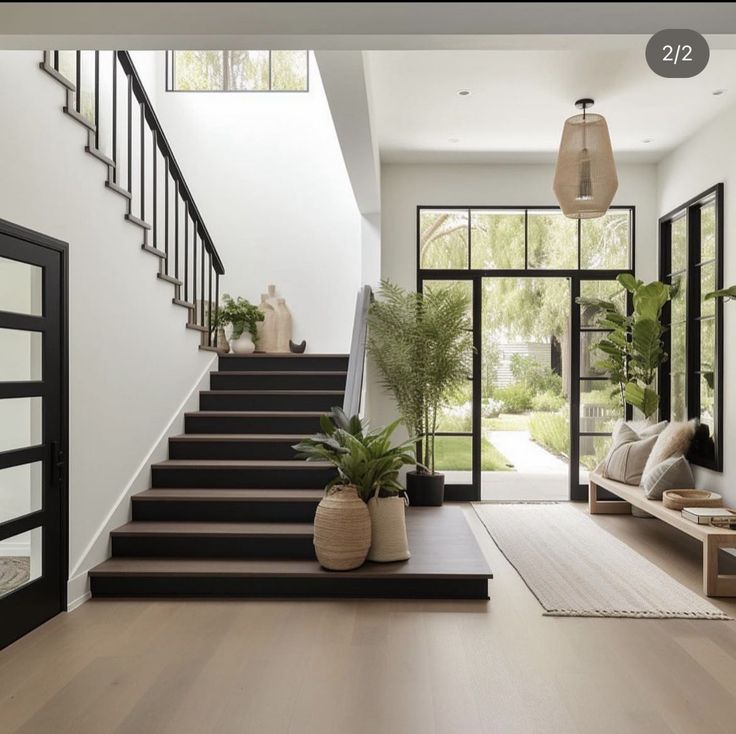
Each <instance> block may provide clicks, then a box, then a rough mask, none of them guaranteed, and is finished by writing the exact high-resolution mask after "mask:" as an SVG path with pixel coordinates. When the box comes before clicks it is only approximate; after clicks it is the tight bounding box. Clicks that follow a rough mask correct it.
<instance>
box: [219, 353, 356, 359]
mask: <svg viewBox="0 0 736 734" xmlns="http://www.w3.org/2000/svg"><path fill="white" fill-rule="evenodd" d="M349 356H350V355H349V354H327V353H318V352H306V353H302V354H294V353H293V352H252V353H251V354H221V355H220V357H221V358H222V359H269V358H271V357H289V358H293V359H310V358H312V357H318V358H322V359H324V358H325V357H334V358H336V359H347V358H348V357H349Z"/></svg>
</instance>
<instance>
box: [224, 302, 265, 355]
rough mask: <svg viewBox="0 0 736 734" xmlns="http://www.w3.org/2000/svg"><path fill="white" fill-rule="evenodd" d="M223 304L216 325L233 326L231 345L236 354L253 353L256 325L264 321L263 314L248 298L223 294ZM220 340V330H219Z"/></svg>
mask: <svg viewBox="0 0 736 734" xmlns="http://www.w3.org/2000/svg"><path fill="white" fill-rule="evenodd" d="M222 301H223V305H222V306H220V308H219V309H218V311H217V314H216V316H215V323H214V325H215V326H216V327H217V328H218V329H219V328H222V327H225V326H228V325H230V326H232V333H231V335H230V346H231V348H232V350H233V352H234V353H235V354H251V353H252V352H254V351H255V349H256V345H255V339H256V327H257V324H258V322H259V321H263V314H262V313H261V311H259V309H258V308H257V307H256V306H254V305H253V304H252V303H250V302H249V301H248V300H247V299H245V298H242V297H238V298H233V297H232V296H230V295H228V294H227V293H225V294H223V296H222ZM218 342H219V332H218Z"/></svg>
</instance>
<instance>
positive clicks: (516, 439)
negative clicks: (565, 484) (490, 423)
mask: <svg viewBox="0 0 736 734" xmlns="http://www.w3.org/2000/svg"><path fill="white" fill-rule="evenodd" d="M486 438H487V439H488V440H489V441H490V442H491V443H492V444H493V445H494V446H495V447H496V448H497V449H498V450H499V451H500V452H501V453H502V454H503V455H504V456H505V457H506V458H507V459H508V460H509V463H511V464H513V466H514V469H515V470H516V471H517V472H521V473H523V474H538V473H545V474H559V475H562V476H564V477H567V464H566V463H565V462H564V461H562V459H559V458H557V457H556V456H555V455H554V454H551V453H550V452H549V451H547V450H546V449H543V448H542V447H541V446H540V445H539V444H538V443H535V442H534V441H532V438H531V435H530V434H529V431H487V432H486Z"/></svg>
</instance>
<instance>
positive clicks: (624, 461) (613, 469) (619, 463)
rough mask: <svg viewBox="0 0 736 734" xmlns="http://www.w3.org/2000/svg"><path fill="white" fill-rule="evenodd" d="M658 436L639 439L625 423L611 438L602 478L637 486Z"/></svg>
mask: <svg viewBox="0 0 736 734" xmlns="http://www.w3.org/2000/svg"><path fill="white" fill-rule="evenodd" d="M657 440H658V436H657V435H654V436H648V437H646V438H640V437H639V434H638V433H637V432H636V431H635V430H634V429H633V428H631V427H630V426H628V425H626V423H622V424H621V425H620V426H619V427H618V430H617V431H616V433H615V434H614V436H613V444H612V446H611V449H610V451H609V452H608V456H607V457H606V459H605V462H604V466H603V476H604V477H608V479H613V480H614V481H616V482H623V483H624V484H632V485H638V484H639V482H640V481H641V475H642V473H643V472H644V466H645V465H646V463H647V459H648V458H649V454H650V452H651V451H652V449H653V448H654V445H655V443H656V442H657Z"/></svg>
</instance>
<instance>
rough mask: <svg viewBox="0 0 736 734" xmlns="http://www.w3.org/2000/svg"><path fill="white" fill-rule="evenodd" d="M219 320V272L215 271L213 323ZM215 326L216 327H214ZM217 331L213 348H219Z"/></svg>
mask: <svg viewBox="0 0 736 734" xmlns="http://www.w3.org/2000/svg"><path fill="white" fill-rule="evenodd" d="M219 320H220V274H219V273H215V324H217V323H219ZM215 328H217V327H215ZM218 333H219V330H218V331H215V348H216V349H219V348H220V343H219V340H218Z"/></svg>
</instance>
